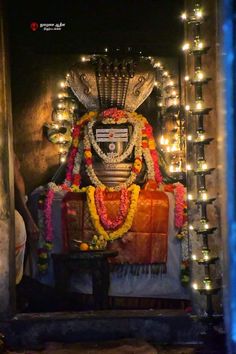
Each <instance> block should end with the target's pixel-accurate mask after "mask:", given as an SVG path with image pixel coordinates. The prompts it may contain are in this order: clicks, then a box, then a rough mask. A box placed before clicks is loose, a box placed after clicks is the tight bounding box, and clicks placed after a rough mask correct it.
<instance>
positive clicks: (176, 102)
mask: <svg viewBox="0 0 236 354" xmlns="http://www.w3.org/2000/svg"><path fill="white" fill-rule="evenodd" d="M177 104H178V100H177V99H176V98H175V99H174V100H173V105H174V106H177Z"/></svg>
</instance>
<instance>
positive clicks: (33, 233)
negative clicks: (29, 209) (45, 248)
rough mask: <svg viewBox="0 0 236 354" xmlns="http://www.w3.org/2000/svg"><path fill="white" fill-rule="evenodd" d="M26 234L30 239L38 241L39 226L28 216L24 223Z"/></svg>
mask: <svg viewBox="0 0 236 354" xmlns="http://www.w3.org/2000/svg"><path fill="white" fill-rule="evenodd" d="M26 232H27V236H28V237H29V239H30V240H32V241H38V239H39V228H38V226H37V225H36V224H35V222H34V220H33V219H31V218H29V219H28V220H27V223H26Z"/></svg>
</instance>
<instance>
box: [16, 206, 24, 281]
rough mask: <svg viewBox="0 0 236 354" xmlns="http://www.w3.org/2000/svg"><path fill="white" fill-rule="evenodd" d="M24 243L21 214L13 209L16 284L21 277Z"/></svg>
mask: <svg viewBox="0 0 236 354" xmlns="http://www.w3.org/2000/svg"><path fill="white" fill-rule="evenodd" d="M25 244H26V229H25V223H24V220H23V218H22V216H21V215H20V214H19V213H18V211H17V210H15V259H16V284H19V282H20V281H21V279H22V276H23V268H24V256H25Z"/></svg>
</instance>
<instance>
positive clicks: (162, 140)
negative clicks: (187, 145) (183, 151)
mask: <svg viewBox="0 0 236 354" xmlns="http://www.w3.org/2000/svg"><path fill="white" fill-rule="evenodd" d="M160 144H161V145H165V138H164V136H163V135H162V136H161V138H160Z"/></svg>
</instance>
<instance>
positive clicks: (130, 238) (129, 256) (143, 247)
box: [63, 190, 169, 264]
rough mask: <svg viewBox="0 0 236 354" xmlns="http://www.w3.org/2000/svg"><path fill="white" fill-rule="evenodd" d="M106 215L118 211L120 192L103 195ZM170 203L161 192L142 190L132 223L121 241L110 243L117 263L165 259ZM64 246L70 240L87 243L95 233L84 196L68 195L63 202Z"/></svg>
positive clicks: (153, 261)
mask: <svg viewBox="0 0 236 354" xmlns="http://www.w3.org/2000/svg"><path fill="white" fill-rule="evenodd" d="M104 199H105V205H106V208H107V210H108V215H109V216H110V217H114V216H115V215H116V213H117V211H118V208H119V202H120V199H119V193H118V192H117V193H114V192H113V193H109V192H108V193H106V196H105V198H104ZM168 216H169V200H168V197H167V195H166V194H165V193H164V192H161V191H150V190H141V191H140V194H139V200H138V207H137V211H136V213H135V216H134V220H133V224H132V227H131V229H130V230H129V232H128V233H127V234H125V235H124V236H123V237H122V238H121V239H118V240H115V241H113V242H111V243H109V246H108V248H109V249H112V250H118V251H119V255H118V257H116V258H114V260H113V261H115V262H116V263H131V264H133V263H135V264H152V263H165V262H166V260H167V241H168V240H167V237H168ZM63 225H64V227H63V229H64V232H63V234H64V245H65V249H66V250H68V249H70V247H71V240H72V239H78V240H84V241H89V240H91V238H92V236H93V235H94V234H96V231H95V230H94V228H93V225H92V223H91V220H90V215H89V211H88V207H87V203H86V195H85V194H84V193H71V192H69V193H67V194H66V196H65V198H64V200H63Z"/></svg>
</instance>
